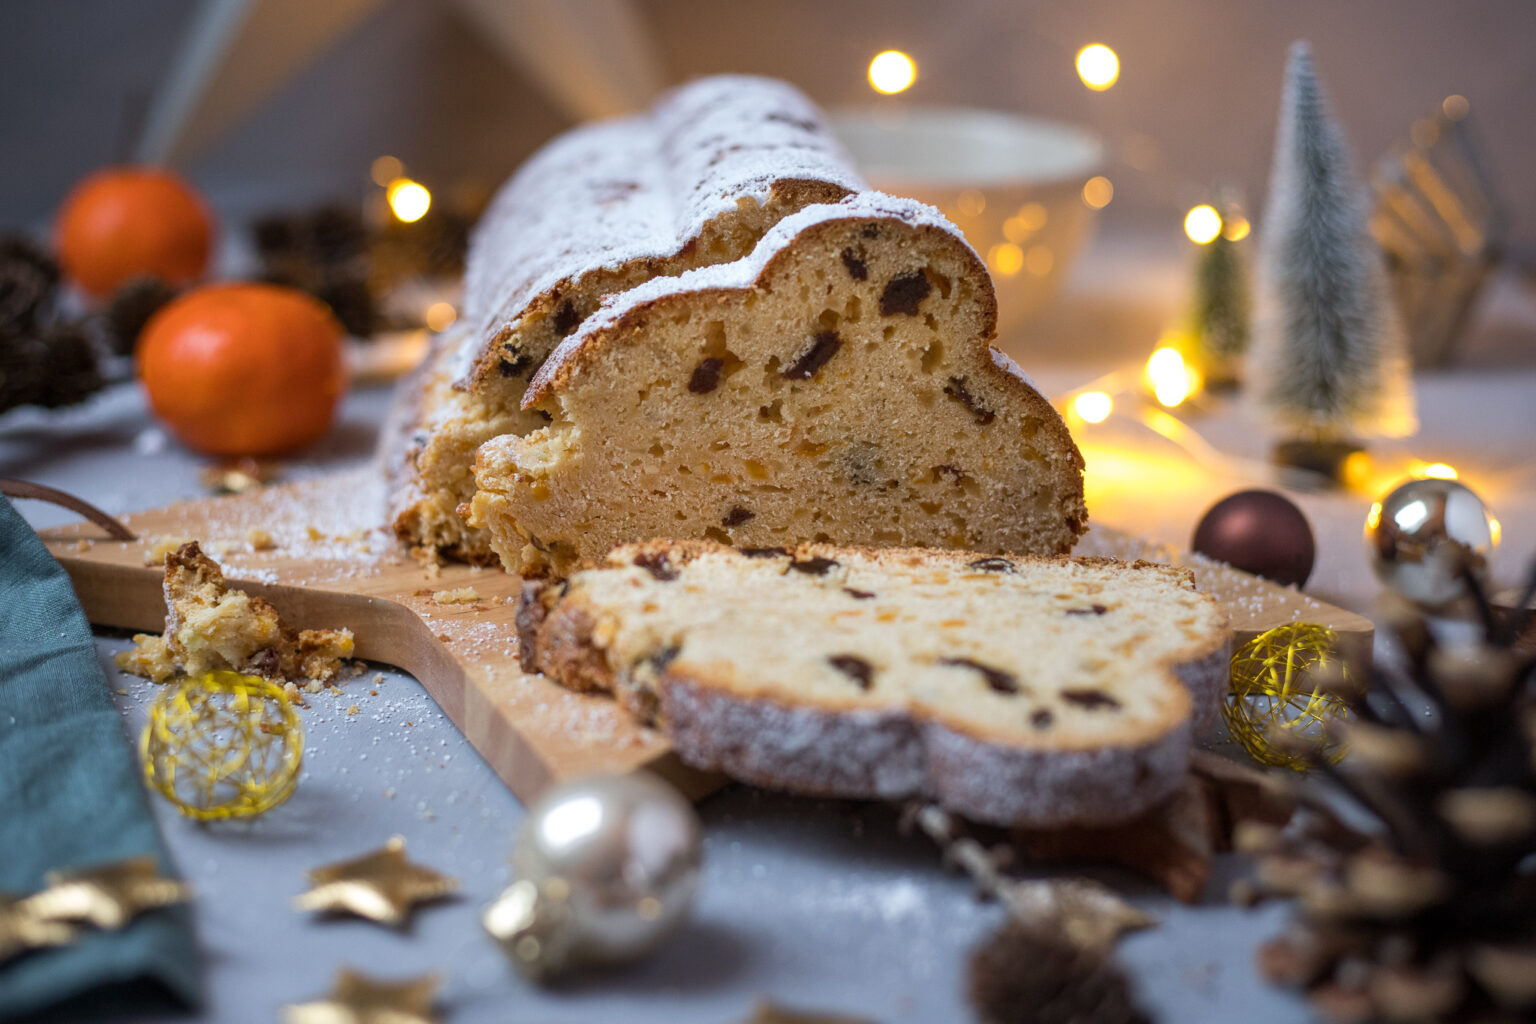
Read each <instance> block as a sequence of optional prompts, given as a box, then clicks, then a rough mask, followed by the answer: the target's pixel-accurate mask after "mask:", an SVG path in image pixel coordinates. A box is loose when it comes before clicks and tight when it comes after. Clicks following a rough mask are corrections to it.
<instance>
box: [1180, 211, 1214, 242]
mask: <svg viewBox="0 0 1536 1024" xmlns="http://www.w3.org/2000/svg"><path fill="white" fill-rule="evenodd" d="M1184 233H1185V234H1186V235H1188V236H1189V240H1190V241H1191V242H1199V243H1200V244H1201V245H1205V244H1206V243H1208V242H1211V241H1214V240H1215V238H1216V236H1217V235H1219V234H1221V214H1219V213H1217V212H1216V207H1214V206H1212V205H1210V204H1209V203H1201V204H1200V205H1199V206H1197V207H1195V208H1194V209H1193V210H1190V211H1189V212H1188V213H1186V214H1185V215H1184Z"/></svg>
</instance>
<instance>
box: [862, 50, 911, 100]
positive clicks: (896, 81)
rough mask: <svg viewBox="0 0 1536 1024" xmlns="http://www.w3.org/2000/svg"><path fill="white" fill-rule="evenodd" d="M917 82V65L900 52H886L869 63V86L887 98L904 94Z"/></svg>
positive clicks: (878, 54)
mask: <svg viewBox="0 0 1536 1024" xmlns="http://www.w3.org/2000/svg"><path fill="white" fill-rule="evenodd" d="M915 81H917V63H916V62H915V61H914V60H913V59H912V58H911V57H908V56H907V55H906V54H904V53H902V52H901V51H900V50H885V51H883V52H881V53H877V54H875V59H874V60H872V61H870V62H869V84H870V85H871V86H872V87H873V88H874V90H875V92H882V93H885V94H886V95H887V96H890V95H893V94H895V93H898V92H902V91H904V90H906V89H908V88H910V87H911V85H912V83H913V82H915Z"/></svg>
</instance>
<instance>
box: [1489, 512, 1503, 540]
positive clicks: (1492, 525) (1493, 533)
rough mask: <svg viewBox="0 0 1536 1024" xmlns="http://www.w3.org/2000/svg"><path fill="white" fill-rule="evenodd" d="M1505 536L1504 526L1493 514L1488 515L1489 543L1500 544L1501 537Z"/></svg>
mask: <svg viewBox="0 0 1536 1024" xmlns="http://www.w3.org/2000/svg"><path fill="white" fill-rule="evenodd" d="M1503 536H1504V527H1503V526H1501V525H1500V524H1499V521H1498V520H1497V519H1495V518H1493V516H1489V517H1488V543H1490V544H1492V545H1493V546H1494V547H1498V546H1499V539H1500V538H1501V537H1503Z"/></svg>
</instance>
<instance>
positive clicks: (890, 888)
mask: <svg viewBox="0 0 1536 1024" xmlns="http://www.w3.org/2000/svg"><path fill="white" fill-rule="evenodd" d="M802 900H803V901H804V902H806V903H807V904H809V905H810V906H808V909H809V910H812V911H816V912H821V913H833V914H854V915H856V916H858V917H861V918H863V919H864V920H866V921H881V922H884V923H885V924H900V923H903V922H907V921H912V920H913V919H922V918H926V917H927V916H928V915H929V906H928V893H927V892H926V891H925V890H924V889H923V887H922V886H920V885H918V884H917V883H916V882H914V881H913V880H912V879H910V878H882V879H880V880H878V881H875V880H868V881H866V880H862V879H859V878H853V879H850V880H847V881H845V880H842V879H834V880H833V881H832V883H831V884H830V885H829V886H828V887H827V889H826V890H825V891H823V892H809V893H805V894H803V896H802Z"/></svg>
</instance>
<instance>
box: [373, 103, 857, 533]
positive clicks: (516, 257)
mask: <svg viewBox="0 0 1536 1024" xmlns="http://www.w3.org/2000/svg"><path fill="white" fill-rule="evenodd" d="M862 188H864V183H863V181H862V180H861V179H860V178H859V177H858V175H857V174H856V173H855V172H854V171H853V168H852V165H851V164H850V163H849V160H848V157H847V156H846V154H844V152H843V150H842V147H841V146H840V145H839V144H838V142H837V141H836V139H834V138H833V136H832V134H831V132H830V131H828V129H827V127H826V125H825V123H824V121H823V119H822V116H821V113H820V111H818V110H817V109H816V106H815V105H814V104H813V103H811V101H810V100H808V99H806V97H805V96H803V95H801V94H800V92H798V91H797V90H796V89H795V88H794V87H793V86H790V85H788V84H786V83H784V82H778V81H774V80H772V79H767V78H755V77H750V76H742V75H721V76H715V77H712V78H705V79H701V80H699V81H696V82H691V83H689V84H687V85H684V86H681V87H679V88H677V89H675V90H672V91H671V92H669V93H667V94H666V95H664V96H663V97H661V98H660V99H659V100H658V101H657V102H656V104H655V106H653V107H652V108H651V109H650V110H648V111H645V112H643V113H640V114H637V115H634V116H631V117H624V118H617V119H613V120H608V121H600V122H595V123H592V124H587V125H582V126H580V127H578V128H575V129H573V130H571V131H569V132H567V133H565V134H563V135H561V136H560V137H559V138H557V139H555V140H554V141H552V142H551V143H550V144H549V145H547V146H545V147H544V148H543V149H541V150H540V151H539V152H538V153H536V154H535V155H534V156H533V157H531V158H530V159H529V160H528V162H527V163H526V164H524V165H523V167H522V168H521V169H520V170H519V171H518V172H517V174H515V175H514V176H513V177H512V178H511V179H510V180H509V181H508V182H507V183H506V184H505V185H504V186H503V187H502V188H501V189H500V191H499V192H498V193H497V195H496V197H495V198H494V199H493V200H492V202H491V205H490V207H489V209H488V210H487V211H486V213H485V216H484V217H483V218H482V219H481V221H480V223H479V225H478V226H477V227H476V229H475V234H474V237H473V239H472V242H471V247H470V252H469V260H468V265H467V267H466V273H465V288H464V302H465V308H464V315H463V316H462V317H461V318H460V324H462V325H463V329H461V330H455V331H454V332H453V333H452V334H451V335H448V336H446V337H443V338H440V339H438V343H437V345H436V347H435V349H434V352H433V354H432V356H431V357H430V359H431V363H430V369H429V371H427V372H424V373H422V374H419V375H417V376H416V377H415V378H413V379H412V380H411V381H409V382H407V383H406V384H404V385H402V387H401V389H400V391H399V395H398V401H397V414H396V419H397V420H400V421H401V422H402V423H403V425H404V427H405V428H406V429H402V430H399V431H395V432H393V433H391V434H390V435H389V436H388V437H387V438H386V439H385V442H384V444H385V450H384V461H385V466H386V468H387V470H388V471H389V474H390V476H389V490H388V494H389V508H388V515H389V517H390V520H391V522H392V523H393V524H394V528H395V531H396V533H397V534H398V535H399V536H400V538H401V539H402V540H404V541H405V542H406V543H407V544H408V545H410V546H411V547H412V548H414V549H416V550H417V551H418V553H420V554H423V555H427V556H436V555H446V556H449V557H454V558H462V559H467V560H470V561H477V562H485V561H494V560H495V558H494V556H493V555H492V554H491V551H490V547H489V544H488V543H487V540H486V538H485V536H484V535H483V534H481V533H480V532H479V531H477V530H475V529H473V528H470V527H468V526H466V525H465V524H464V522H463V520H462V517H461V516H460V515H459V513H458V506H459V505H460V504H461V503H463V502H467V501H468V500H469V498H470V497H471V496H472V495H473V493H474V480H473V477H472V474H471V469H472V466H473V462H474V453H475V449H476V448H478V447H479V445H480V444H481V443H482V442H484V441H486V440H489V439H490V438H492V437H496V436H498V435H501V434H509V433H510V434H520V433H526V432H528V431H530V430H533V429H535V428H537V427H539V426H542V425H543V424H544V423H545V422H546V420H545V418H544V417H543V416H542V415H540V414H539V413H538V412H536V411H532V410H524V409H522V408H520V402H521V401H522V397H523V393H524V391H525V390H526V388H527V385H528V381H529V378H530V377H532V376H533V374H534V372H535V371H537V370H538V369H539V367H540V366H541V365H543V363H544V360H545V357H547V356H548V355H549V353H550V351H551V350H552V349H553V348H554V347H555V346H556V345H557V344H558V343H559V342H560V340H561V339H562V338H564V337H566V336H567V335H569V334H570V333H571V332H572V331H574V330H575V329H576V327H577V325H578V324H580V323H581V321H582V320H584V319H586V317H587V316H588V314H590V313H591V312H592V311H593V310H595V309H596V308H597V305H598V302H599V301H600V300H601V299H602V298H603V296H605V295H608V294H610V293H613V292H618V291H623V290H625V289H628V288H632V287H634V286H635V285H637V284H640V283H642V282H644V281H648V280H650V279H651V278H653V277H656V276H658V275H669V274H680V273H682V272H683V271H685V270H689V269H691V268H694V267H700V266H706V265H709V264H713V263H720V262H726V261H731V260H736V259H740V258H741V257H742V256H745V255H746V254H748V253H749V252H751V251H752V247H753V246H754V245H755V244H756V243H757V241H758V239H760V238H761V237H762V236H763V233H764V232H765V231H767V230H768V228H770V227H771V226H772V225H773V224H775V223H777V222H778V221H779V220H780V219H781V218H782V217H784V216H785V215H786V214H789V213H792V212H794V211H796V210H799V209H801V208H802V207H804V206H807V205H810V204H812V203H826V202H834V201H836V200H837V199H840V198H841V197H843V196H845V195H848V194H849V193H851V192H854V191H857V190H859V189H862Z"/></svg>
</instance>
